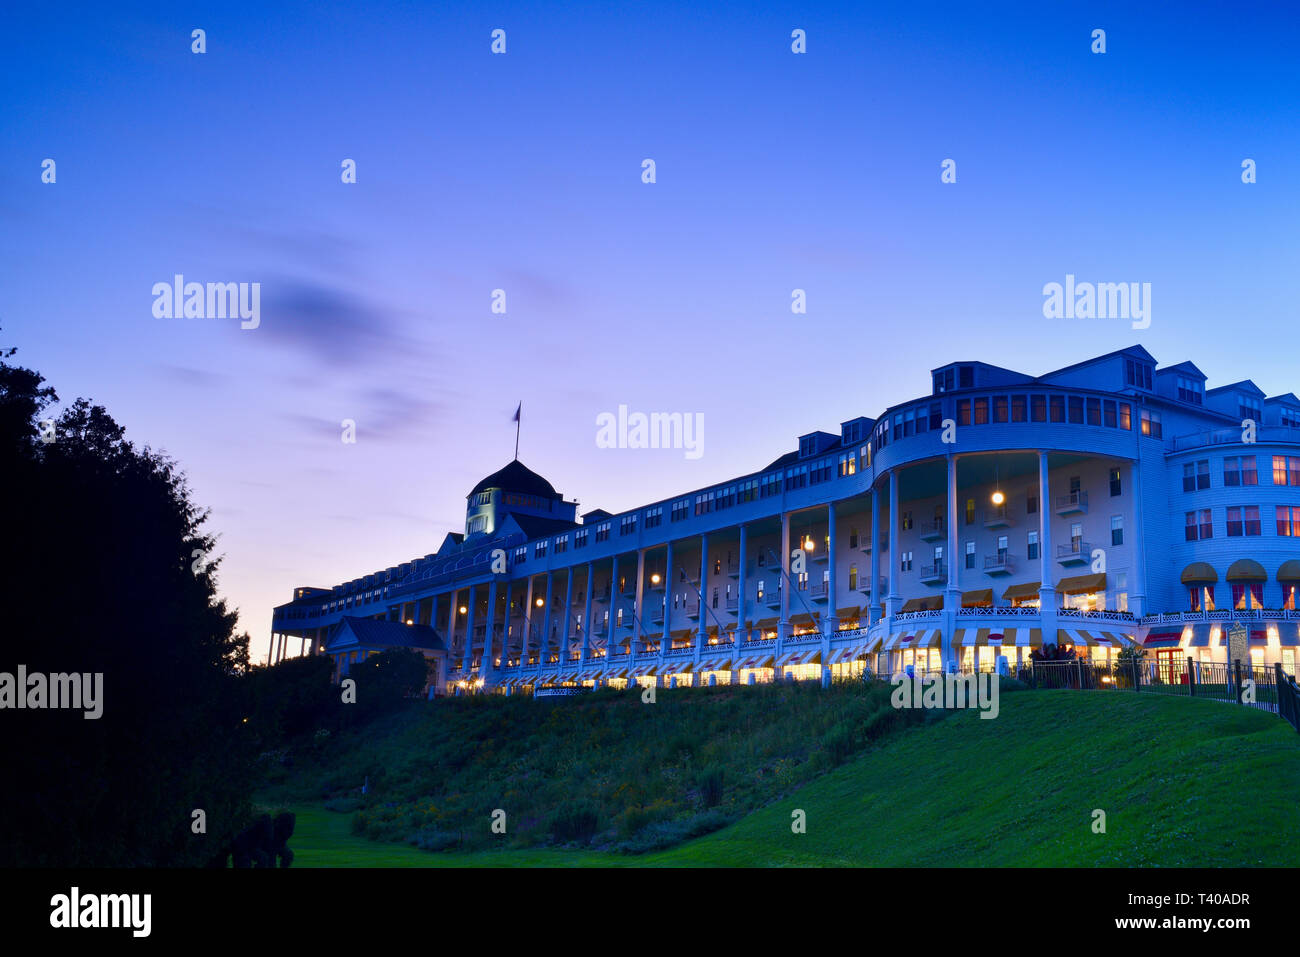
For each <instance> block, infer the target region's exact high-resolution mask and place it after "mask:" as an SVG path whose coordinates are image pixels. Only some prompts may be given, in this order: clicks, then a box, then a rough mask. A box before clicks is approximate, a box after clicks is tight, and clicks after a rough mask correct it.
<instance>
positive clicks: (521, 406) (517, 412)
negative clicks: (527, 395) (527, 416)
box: [510, 402, 524, 422]
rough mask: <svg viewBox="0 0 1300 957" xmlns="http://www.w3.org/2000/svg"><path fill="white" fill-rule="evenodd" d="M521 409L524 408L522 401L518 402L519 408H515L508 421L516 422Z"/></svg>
mask: <svg viewBox="0 0 1300 957" xmlns="http://www.w3.org/2000/svg"><path fill="white" fill-rule="evenodd" d="M523 410H524V404H523V403H522V402H520V403H519V408H517V409H515V417H514V418H513V419H511V420H510V421H511V422H518V421H519V413H520V412H522V411H523Z"/></svg>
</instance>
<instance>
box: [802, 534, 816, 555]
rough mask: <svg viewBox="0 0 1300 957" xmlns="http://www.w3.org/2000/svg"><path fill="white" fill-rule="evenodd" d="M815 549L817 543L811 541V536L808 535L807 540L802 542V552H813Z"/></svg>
mask: <svg viewBox="0 0 1300 957" xmlns="http://www.w3.org/2000/svg"><path fill="white" fill-rule="evenodd" d="M816 547H817V543H816V542H814V541H813V537H812V536H811V535H809V536H808V537H807V538H805V539H804V540H803V550H804V551H805V552H811V551H814V550H815V549H816Z"/></svg>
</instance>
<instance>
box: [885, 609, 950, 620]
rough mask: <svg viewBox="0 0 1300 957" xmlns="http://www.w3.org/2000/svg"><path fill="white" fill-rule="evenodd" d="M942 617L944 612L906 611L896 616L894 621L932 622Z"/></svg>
mask: <svg viewBox="0 0 1300 957" xmlns="http://www.w3.org/2000/svg"><path fill="white" fill-rule="evenodd" d="M942 617H943V612H942V611H905V612H901V613H899V614H897V615H895V616H894V621H930V620H931V619H935V618H942Z"/></svg>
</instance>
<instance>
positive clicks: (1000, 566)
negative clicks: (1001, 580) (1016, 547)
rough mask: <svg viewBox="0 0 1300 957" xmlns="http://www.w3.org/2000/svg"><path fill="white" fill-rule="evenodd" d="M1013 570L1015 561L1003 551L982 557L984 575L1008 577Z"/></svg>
mask: <svg viewBox="0 0 1300 957" xmlns="http://www.w3.org/2000/svg"><path fill="white" fill-rule="evenodd" d="M1015 570H1016V564H1015V560H1014V559H1013V558H1012V557H1011V555H1010V554H1008V553H1007V552H1005V551H998V552H996V553H995V554H993V555H985V556H984V574H985V575H1010V574H1011V573H1012V572H1014V571H1015Z"/></svg>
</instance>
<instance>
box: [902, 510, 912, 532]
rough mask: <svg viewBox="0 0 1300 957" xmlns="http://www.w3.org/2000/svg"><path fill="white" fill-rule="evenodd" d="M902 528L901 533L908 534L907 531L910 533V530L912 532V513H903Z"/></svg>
mask: <svg viewBox="0 0 1300 957" xmlns="http://www.w3.org/2000/svg"><path fill="white" fill-rule="evenodd" d="M902 528H903V531H905V532H908V531H911V530H912V513H911V512H904V513H903V523H902Z"/></svg>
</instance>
